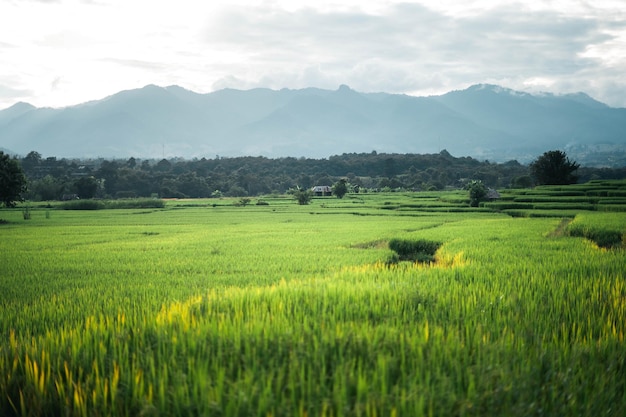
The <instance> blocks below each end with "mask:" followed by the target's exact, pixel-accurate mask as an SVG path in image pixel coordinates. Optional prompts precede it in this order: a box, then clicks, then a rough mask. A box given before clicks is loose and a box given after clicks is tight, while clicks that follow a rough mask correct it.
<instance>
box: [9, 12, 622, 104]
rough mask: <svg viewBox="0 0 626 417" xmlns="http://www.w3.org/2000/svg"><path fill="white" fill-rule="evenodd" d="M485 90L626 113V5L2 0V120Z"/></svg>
mask: <svg viewBox="0 0 626 417" xmlns="http://www.w3.org/2000/svg"><path fill="white" fill-rule="evenodd" d="M476 83H492V84H499V85H502V86H504V87H509V88H513V89H517V90H522V91H529V92H537V91H547V92H554V93H568V92H578V91H583V92H586V93H587V94H589V95H591V96H592V97H594V98H596V99H598V100H600V101H603V102H605V103H607V104H609V105H611V106H616V107H626V1H624V0H593V1H582V0H581V1H572V0H540V1H530V0H524V1H519V2H514V1H495V0H494V1H491V0H478V1H472V0H420V1H403V2H400V1H392V0H387V1H368V0H356V1H353V0H341V1H327V0H315V1H306V2H304V1H303V2H299V1H294V0H284V1H283V0H274V1H260V0H234V1H233V0H231V1H221V0H220V1H215V0H211V1H209V0H206V1H205V0H177V1H169V0H168V1H164V0H0V109H3V108H6V107H9V106H10V105H12V104H14V103H16V102H18V101H26V102H29V103H31V104H33V105H36V106H38V107H41V106H51V107H62V106H68V105H74V104H78V103H82V102H85V101H89V100H96V99H101V98H103V97H106V96H108V95H111V94H114V93H116V92H118V91H120V90H126V89H132V88H140V87H143V86H144V85H147V84H157V85H160V86H168V85H172V84H176V85H180V86H182V87H185V88H187V89H190V90H193V91H196V92H200V93H208V92H211V91H214V90H217V89H221V88H225V87H231V88H238V89H249V88H254V87H268V88H272V89H280V88H284V87H287V88H303V87H320V88H326V89H336V88H338V86H339V85H340V84H347V85H349V86H350V87H352V88H353V89H355V90H357V91H363V92H388V93H405V94H410V95H430V94H439V93H443V92H447V91H450V90H457V89H464V88H466V87H468V86H470V85H472V84H476Z"/></svg>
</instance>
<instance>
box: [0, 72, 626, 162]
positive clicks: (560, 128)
mask: <svg viewBox="0 0 626 417" xmlns="http://www.w3.org/2000/svg"><path fill="white" fill-rule="evenodd" d="M0 147H1V148H4V149H6V150H10V152H11V153H12V154H19V155H26V154H27V153H28V152H30V151H37V152H39V153H40V154H42V155H44V156H56V157H66V158H73V157H76V158H95V157H105V158H128V157H131V156H133V157H136V158H162V157H173V156H178V157H184V158H194V157H197V158H202V157H207V158H213V157H214V156H216V155H221V156H226V157H234V156H259V155H261V156H266V157H270V158H276V157H286V156H291V157H309V158H326V157H328V156H331V155H338V154H342V153H353V152H357V153H360V152H371V151H377V152H385V153H435V152H439V151H441V150H442V149H447V150H448V151H449V152H450V153H452V154H454V155H456V156H471V157H474V158H477V159H483V160H484V159H489V160H491V161H494V162H502V161H507V160H512V159H516V160H518V161H519V162H522V163H524V162H528V161H530V160H532V159H534V158H536V157H537V156H538V155H541V154H542V153H543V152H545V151H547V150H553V149H561V150H565V151H566V152H568V155H570V156H571V157H572V158H574V159H577V160H578V162H583V163H585V162H586V163H587V164H588V165H596V166H598V165H601V166H615V165H616V164H618V165H619V164H622V166H623V165H624V161H626V158H624V155H626V109H624V108H612V107H609V106H607V105H605V104H603V103H601V102H598V101H596V100H594V99H592V98H591V97H589V96H588V95H586V94H584V93H577V94H566V95H555V94H550V93H544V94H529V93H523V92H519V91H514V90H511V89H507V88H503V87H500V86H495V85H488V84H479V85H474V86H471V87H469V88H467V89H465V90H460V91H452V92H449V93H447V94H443V95H438V96H428V97H415V96H408V95H401V94H387V93H360V92H357V91H354V90H353V89H351V88H349V87H348V86H345V85H342V86H340V87H339V88H338V89H337V90H323V89H317V88H306V89H298V90H291V89H282V90H270V89H262V88H259V89H252V90H245V91H242V90H234V89H224V90H218V91H215V92H212V93H208V94H198V93H195V92H192V91H189V90H186V89H183V88H181V87H178V86H169V87H159V86H155V85H148V86H145V87H143V88H140V89H135V90H127V91H122V92H119V93H117V94H114V95H112V96H109V97H106V98H104V99H101V100H96V101H91V102H87V103H83V104H79V105H75V106H69V107H64V108H36V107H34V106H32V105H30V104H27V103H17V104H15V105H13V106H11V107H9V108H7V109H4V110H1V111H0ZM620 155H621V156H620ZM620 157H621V158H622V159H619V158H620ZM616 158H617V159H616Z"/></svg>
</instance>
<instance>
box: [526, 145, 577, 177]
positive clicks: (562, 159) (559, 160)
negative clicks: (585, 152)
mask: <svg viewBox="0 0 626 417" xmlns="http://www.w3.org/2000/svg"><path fill="white" fill-rule="evenodd" d="M579 167H580V165H579V164H577V163H576V162H574V161H570V160H569V158H568V157H567V155H566V154H565V152H562V151H548V152H545V153H544V154H543V155H541V156H540V157H539V158H537V159H535V160H534V161H533V162H532V163H531V164H530V172H531V174H532V176H533V178H534V179H535V183H536V184H538V185H544V184H545V185H566V184H574V183H576V181H577V180H578V177H577V176H576V175H574V172H575V171H576V170H577V169H578V168H579Z"/></svg>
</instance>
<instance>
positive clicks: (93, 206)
mask: <svg viewBox="0 0 626 417" xmlns="http://www.w3.org/2000/svg"><path fill="white" fill-rule="evenodd" d="M59 207H61V208H62V209H63V210H102V209H104V203H103V202H102V201H98V200H73V201H66V202H65V203H63V204H61V205H60V206H59Z"/></svg>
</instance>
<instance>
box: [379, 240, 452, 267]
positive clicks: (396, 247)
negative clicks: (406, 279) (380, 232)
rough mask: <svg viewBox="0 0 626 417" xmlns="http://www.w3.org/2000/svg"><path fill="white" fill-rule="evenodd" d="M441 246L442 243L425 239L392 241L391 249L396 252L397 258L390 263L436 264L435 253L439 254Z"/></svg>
mask: <svg viewBox="0 0 626 417" xmlns="http://www.w3.org/2000/svg"><path fill="white" fill-rule="evenodd" d="M440 246H441V242H434V241H430V240H425V239H418V240H407V239H397V238H394V239H391V240H390V241H389V249H391V250H392V251H394V252H395V253H396V255H397V256H393V257H392V258H391V260H390V263H396V262H398V261H411V262H423V263H430V262H434V260H435V252H437V249H439V247H440Z"/></svg>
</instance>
